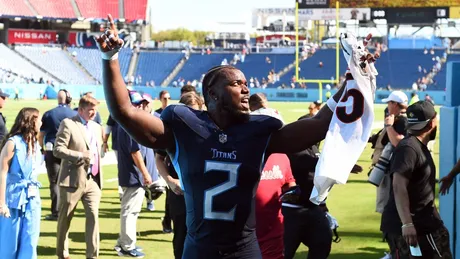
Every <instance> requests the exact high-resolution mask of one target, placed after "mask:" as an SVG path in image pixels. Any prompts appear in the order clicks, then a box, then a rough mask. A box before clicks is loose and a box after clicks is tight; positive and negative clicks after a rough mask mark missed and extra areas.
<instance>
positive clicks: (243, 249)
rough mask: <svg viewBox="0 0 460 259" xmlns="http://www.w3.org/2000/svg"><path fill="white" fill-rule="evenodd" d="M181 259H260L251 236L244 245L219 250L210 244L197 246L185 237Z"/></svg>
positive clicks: (257, 246) (257, 245) (256, 244)
mask: <svg viewBox="0 0 460 259" xmlns="http://www.w3.org/2000/svg"><path fill="white" fill-rule="evenodd" d="M182 258H183V259H262V254H261V253H260V247H259V242H258V241H257V237H256V235H255V231H254V234H252V235H251V236H250V237H248V238H247V239H246V240H245V242H244V244H241V245H239V246H236V245H235V247H232V248H227V249H225V250H220V249H218V248H216V247H213V245H212V244H209V245H208V244H198V243H196V242H195V240H193V238H192V237H191V236H190V235H187V237H186V239H185V245H184V254H183V256H182Z"/></svg>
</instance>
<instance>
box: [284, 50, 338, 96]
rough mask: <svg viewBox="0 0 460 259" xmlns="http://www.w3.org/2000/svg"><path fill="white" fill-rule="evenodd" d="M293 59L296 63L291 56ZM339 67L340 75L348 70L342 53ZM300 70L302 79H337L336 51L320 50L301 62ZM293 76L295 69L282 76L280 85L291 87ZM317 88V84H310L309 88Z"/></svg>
mask: <svg viewBox="0 0 460 259" xmlns="http://www.w3.org/2000/svg"><path fill="white" fill-rule="evenodd" d="M291 58H292V60H291V62H294V59H295V57H293V56H291ZM320 62H322V63H323V66H322V67H321V66H320V65H319V64H320ZM339 65H340V71H341V72H340V73H341V74H342V73H343V72H345V71H346V69H347V65H346V61H345V58H344V57H343V54H342V53H340V61H339ZM299 68H300V71H299V77H300V78H304V79H316V80H319V79H323V80H331V78H335V76H336V70H335V69H336V51H335V49H321V50H318V51H316V53H315V54H314V55H312V56H311V57H309V58H308V59H306V60H304V61H302V62H300V64H299ZM293 75H295V68H293V69H291V70H290V71H288V72H287V73H286V74H285V75H284V76H282V77H281V78H280V83H284V84H286V85H289V84H290V83H291V78H292V76H293ZM275 86H276V85H275ZM317 87H318V85H317V84H308V88H317Z"/></svg>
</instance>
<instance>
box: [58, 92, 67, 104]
mask: <svg viewBox="0 0 460 259" xmlns="http://www.w3.org/2000/svg"><path fill="white" fill-rule="evenodd" d="M66 97H67V95H66V93H65V92H64V91H62V90H60V91H59V92H58V94H57V101H58V104H66V102H65V99H66Z"/></svg>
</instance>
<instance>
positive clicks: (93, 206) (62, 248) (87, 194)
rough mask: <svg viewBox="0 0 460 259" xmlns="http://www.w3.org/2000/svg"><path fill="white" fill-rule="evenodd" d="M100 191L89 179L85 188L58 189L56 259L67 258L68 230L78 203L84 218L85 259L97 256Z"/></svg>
mask: <svg viewBox="0 0 460 259" xmlns="http://www.w3.org/2000/svg"><path fill="white" fill-rule="evenodd" d="M101 194H102V192H101V189H100V188H99V185H98V184H97V183H96V182H95V181H94V180H93V179H92V178H91V177H89V179H88V180H87V182H86V187H85V188H78V189H77V188H72V187H62V186H61V187H59V196H60V197H59V217H58V224H57V246H56V250H57V251H56V253H57V256H58V258H65V257H69V228H70V222H71V221H72V218H73V214H74V212H75V209H76V208H77V204H78V201H80V200H81V201H82V202H83V206H84V207H85V216H86V229H85V241H86V258H97V257H98V256H99V242H100V241H99V218H98V217H99V203H100V202H101Z"/></svg>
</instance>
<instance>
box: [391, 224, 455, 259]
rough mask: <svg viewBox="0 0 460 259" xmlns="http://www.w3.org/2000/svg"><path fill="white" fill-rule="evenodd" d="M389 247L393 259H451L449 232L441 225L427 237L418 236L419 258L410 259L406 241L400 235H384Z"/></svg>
mask: <svg viewBox="0 0 460 259" xmlns="http://www.w3.org/2000/svg"><path fill="white" fill-rule="evenodd" d="M386 239H387V242H388V245H389V246H390V251H391V257H392V258H395V259H412V258H414V259H452V258H453V257H452V253H451V251H450V246H449V232H448V231H447V229H446V227H444V225H442V226H441V227H440V228H438V229H437V230H435V231H433V232H432V233H430V234H428V235H423V234H422V235H418V237H417V240H418V245H419V246H420V250H421V251H422V256H421V257H412V256H411V255H410V248H409V246H408V245H407V243H406V240H404V238H403V237H402V235H400V234H390V233H387V234H386Z"/></svg>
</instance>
